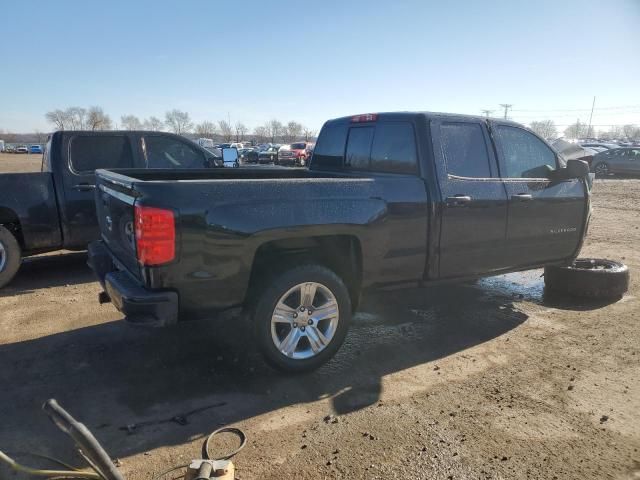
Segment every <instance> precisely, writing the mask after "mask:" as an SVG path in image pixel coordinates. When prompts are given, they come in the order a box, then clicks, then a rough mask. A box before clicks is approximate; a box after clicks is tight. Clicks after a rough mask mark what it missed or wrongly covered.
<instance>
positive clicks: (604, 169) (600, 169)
mask: <svg viewBox="0 0 640 480" xmlns="http://www.w3.org/2000/svg"><path fill="white" fill-rule="evenodd" d="M595 173H596V175H608V174H609V165H607V164H606V163H599V164H598V165H596V168H595Z"/></svg>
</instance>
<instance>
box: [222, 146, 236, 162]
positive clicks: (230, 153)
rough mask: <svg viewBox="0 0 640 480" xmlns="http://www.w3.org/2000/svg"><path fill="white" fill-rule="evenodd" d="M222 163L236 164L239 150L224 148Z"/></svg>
mask: <svg viewBox="0 0 640 480" xmlns="http://www.w3.org/2000/svg"><path fill="white" fill-rule="evenodd" d="M222 161H223V162H224V163H236V162H237V161H238V149H237V148H223V149H222Z"/></svg>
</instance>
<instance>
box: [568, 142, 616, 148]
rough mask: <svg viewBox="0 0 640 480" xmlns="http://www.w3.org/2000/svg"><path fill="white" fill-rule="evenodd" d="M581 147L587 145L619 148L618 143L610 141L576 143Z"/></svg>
mask: <svg viewBox="0 0 640 480" xmlns="http://www.w3.org/2000/svg"><path fill="white" fill-rule="evenodd" d="M578 145H580V146H581V147H589V148H604V149H606V150H610V149H612V148H619V147H620V145H618V144H617V143H610V142H581V143H578Z"/></svg>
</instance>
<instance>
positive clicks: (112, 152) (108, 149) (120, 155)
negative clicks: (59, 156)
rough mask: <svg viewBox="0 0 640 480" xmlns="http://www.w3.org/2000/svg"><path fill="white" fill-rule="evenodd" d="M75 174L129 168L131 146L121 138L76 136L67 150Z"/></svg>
mask: <svg viewBox="0 0 640 480" xmlns="http://www.w3.org/2000/svg"><path fill="white" fill-rule="evenodd" d="M69 154H70V156H71V158H70V162H71V167H72V168H73V170H74V171H75V172H76V173H93V172H94V171H95V170H96V169H97V168H131V167H133V155H132V153H131V144H130V142H129V139H128V138H127V137H123V136H116V135H113V136H106V135H105V136H84V135H81V136H77V137H73V138H72V139H71V147H70V149H69Z"/></svg>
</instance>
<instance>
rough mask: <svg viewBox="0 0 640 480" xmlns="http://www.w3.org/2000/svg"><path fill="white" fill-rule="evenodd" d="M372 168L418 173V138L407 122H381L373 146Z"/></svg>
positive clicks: (383, 170)
mask: <svg viewBox="0 0 640 480" xmlns="http://www.w3.org/2000/svg"><path fill="white" fill-rule="evenodd" d="M371 170H374V171H376V172H388V173H417V171H418V160H417V155H416V139H415V135H414V133H413V126H412V125H411V124H410V123H407V122H398V123H379V124H378V125H377V126H376V133H375V136H374V138H373V146H372V148H371Z"/></svg>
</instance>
